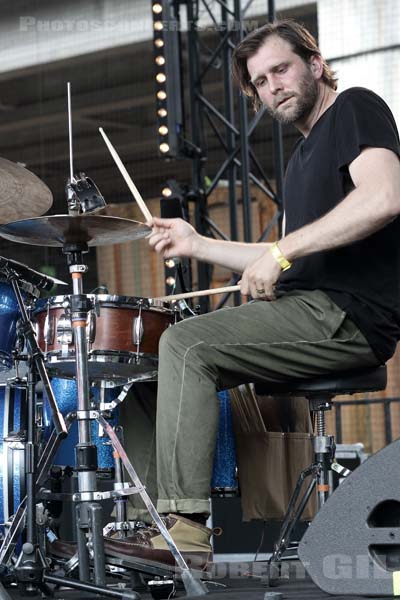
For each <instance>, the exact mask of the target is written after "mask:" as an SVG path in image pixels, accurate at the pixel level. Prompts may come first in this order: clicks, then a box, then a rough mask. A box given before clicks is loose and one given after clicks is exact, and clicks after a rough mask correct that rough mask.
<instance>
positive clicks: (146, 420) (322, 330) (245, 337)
mask: <svg viewBox="0 0 400 600" xmlns="http://www.w3.org/2000/svg"><path fill="white" fill-rule="evenodd" d="M378 364H379V362H378V360H377V358H376V357H375V355H374V354H373V352H372V350H371V348H370V346H369V344H368V342H367V341H366V339H365V337H364V336H363V335H362V334H361V332H360V331H359V330H358V328H357V327H356V326H355V325H354V323H353V322H352V321H351V320H350V319H349V318H348V317H347V315H346V313H345V312H343V311H342V310H341V309H340V308H339V307H338V306H337V305H336V304H334V303H333V302H332V301H331V300H330V299H329V298H328V296H327V295H326V294H324V293H323V292H320V291H294V292H289V293H287V294H285V295H284V296H282V297H280V298H279V299H277V300H275V301H273V302H264V301H255V302H250V303H248V304H243V305H241V306H239V307H235V308H225V309H222V310H219V311H216V312H212V313H208V314H205V315H201V316H199V317H193V318H190V319H186V320H184V321H182V322H180V323H177V324H176V325H174V326H173V327H170V328H169V329H168V330H167V331H166V332H165V333H164V334H163V335H162V337H161V340H160V346H159V373H158V394H157V411H156V410H155V402H154V401H153V400H150V399H149V394H148V391H149V387H148V388H147V392H146V394H144V393H143V390H145V389H146V388H141V386H143V385H147V386H149V384H137V385H136V386H135V388H136V391H135V392H134V393H133V396H132V397H131V400H129V399H127V400H126V401H125V407H124V410H123V414H122V420H123V424H124V426H125V430H126V432H127V433H126V435H125V438H126V441H127V451H128V455H129V456H130V458H131V460H132V463H133V465H134V467H135V468H136V469H137V471H138V474H139V477H141V478H142V480H143V483H145V485H146V486H147V489H148V491H149V493H150V495H151V496H152V497H153V499H154V501H155V500H156V499H157V509H158V511H159V512H161V513H169V512H180V513H195V512H200V513H206V514H207V513H209V495H210V481H211V473H212V465H213V456H214V449H215V440H216V435H217V428H218V416H219V415H218V412H219V408H218V406H219V405H218V401H217V396H216V391H217V390H222V389H227V388H231V387H235V386H237V385H239V384H241V383H245V382H255V381H262V382H268V381H280V380H287V379H291V378H302V377H313V376H317V375H320V374H327V373H332V372H336V371H345V370H346V369H355V368H363V367H372V366H376V365H378ZM146 395H147V399H146V398H145V396H146ZM150 396H151V394H150ZM155 412H156V413H157V416H156V427H154V416H155ZM155 432H156V435H155ZM155 452H156V454H157V461H155ZM156 462H157V469H156ZM156 470H157V474H156ZM156 482H157V484H156ZM131 498H132V497H131ZM131 504H132V505H133V506H135V507H138V506H139V505H140V499H139V501H138V499H137V498H135V499H132V500H131ZM143 514H144V512H142V510H139V511H138V510H137V509H136V508H135V509H134V511H133V512H130V517H131V518H140V517H142V516H143Z"/></svg>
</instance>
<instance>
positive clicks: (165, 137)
mask: <svg viewBox="0 0 400 600" xmlns="http://www.w3.org/2000/svg"><path fill="white" fill-rule="evenodd" d="M152 12H153V48H154V65H155V82H156V106H157V131H158V149H159V152H160V154H161V156H162V157H163V158H178V157H181V156H183V153H182V149H183V103H182V81H181V59H180V38H179V36H180V32H179V29H180V22H179V16H177V15H176V14H175V2H173V1H172V0H153V2H152Z"/></svg>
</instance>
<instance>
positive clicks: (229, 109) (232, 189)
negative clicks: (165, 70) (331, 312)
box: [221, 4, 241, 306]
mask: <svg viewBox="0 0 400 600" xmlns="http://www.w3.org/2000/svg"><path fill="white" fill-rule="evenodd" d="M221 21H222V27H223V30H224V32H225V33H227V32H228V28H229V21H228V11H227V9H226V6H225V5H224V4H222V5H221ZM231 57H232V50H231V47H230V45H229V44H228V43H225V45H224V48H223V51H222V60H223V69H224V104H225V117H226V118H227V120H228V121H229V123H234V120H235V116H234V115H235V113H234V105H233V89H232V74H231ZM235 145H236V139H235V134H234V132H233V131H232V128H231V127H228V126H227V127H226V149H227V154H228V155H231V154H232V152H233V151H234V150H235ZM236 176H237V168H236V165H235V163H234V162H233V161H231V162H230V163H229V166H228V168H227V179H228V200H229V224H230V239H231V240H234V241H235V240H237V239H238V222H237V221H238V218H237V195H236ZM232 275H233V276H235V275H236V273H233V274H232ZM240 303H241V297H240V294H239V292H236V293H235V294H234V304H235V305H236V306H238V305H239V304H240Z"/></svg>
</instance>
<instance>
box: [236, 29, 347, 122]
mask: <svg viewBox="0 0 400 600" xmlns="http://www.w3.org/2000/svg"><path fill="white" fill-rule="evenodd" d="M272 35H275V36H277V37H280V38H282V39H283V40H286V41H287V42H289V44H290V45H291V47H292V50H293V52H295V54H298V56H300V58H302V59H303V60H304V62H305V63H308V62H309V60H310V58H311V57H313V56H319V57H320V58H321V60H322V65H323V73H322V81H324V83H326V84H327V85H328V86H329V87H331V88H332V89H334V90H336V88H337V78H336V77H335V73H334V71H332V69H331V68H330V67H329V65H328V64H327V62H326V61H325V59H324V58H322V55H321V51H320V49H319V48H318V45H317V42H316V40H315V38H314V37H313V36H312V35H311V33H310V32H309V31H308V30H307V29H306V28H305V27H304V26H303V25H300V23H297V22H296V21H293V20H292V19H284V20H282V21H276V22H275V23H267V24H266V25H263V26H262V27H259V28H258V29H255V30H254V31H252V32H251V33H249V35H247V36H246V37H245V38H244V39H243V40H242V41H241V42H240V43H239V44H238V45H237V46H236V48H235V50H234V52H233V55H232V72H233V77H234V79H235V80H236V82H237V83H238V85H239V87H240V88H241V90H242V91H243V92H244V93H245V94H246V96H249V97H250V98H252V101H253V106H254V108H255V110H258V109H259V108H261V106H262V102H261V100H260V98H259V96H258V93H257V90H256V88H255V87H254V85H253V84H252V83H251V81H250V74H249V72H248V70H247V61H248V59H249V58H251V57H252V56H254V55H255V54H256V53H257V52H258V50H259V49H260V48H261V46H262V45H263V44H264V43H265V41H266V39H267V38H268V37H270V36H272Z"/></svg>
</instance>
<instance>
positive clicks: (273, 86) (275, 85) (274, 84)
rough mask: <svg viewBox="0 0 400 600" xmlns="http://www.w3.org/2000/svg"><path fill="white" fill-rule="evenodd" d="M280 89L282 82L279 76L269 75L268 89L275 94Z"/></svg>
mask: <svg viewBox="0 0 400 600" xmlns="http://www.w3.org/2000/svg"><path fill="white" fill-rule="evenodd" d="M281 89H282V82H281V81H280V79H279V77H275V76H274V75H270V80H269V91H270V92H271V94H274V95H275V94H276V93H277V92H279V91H280V90H281Z"/></svg>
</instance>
